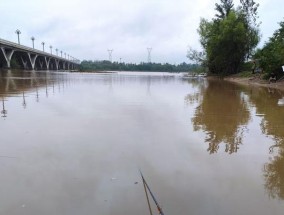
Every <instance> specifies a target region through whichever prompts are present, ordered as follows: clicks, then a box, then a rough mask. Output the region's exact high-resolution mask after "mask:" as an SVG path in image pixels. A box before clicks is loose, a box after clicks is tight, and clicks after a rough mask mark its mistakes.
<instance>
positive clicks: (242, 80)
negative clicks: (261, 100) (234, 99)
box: [224, 75, 284, 91]
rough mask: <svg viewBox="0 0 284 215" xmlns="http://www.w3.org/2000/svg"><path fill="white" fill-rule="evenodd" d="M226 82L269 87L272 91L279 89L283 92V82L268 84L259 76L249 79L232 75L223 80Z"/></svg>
mask: <svg viewBox="0 0 284 215" xmlns="http://www.w3.org/2000/svg"><path fill="white" fill-rule="evenodd" d="M224 80H226V81H230V82H235V83H238V84H243V85H253V86H260V87H269V88H274V89H279V90H283V91H284V80H281V81H279V82H276V83H269V82H268V81H267V80H263V79H261V78H260V76H259V75H255V76H251V77H240V76H238V75H232V76H228V77H226V78H224Z"/></svg>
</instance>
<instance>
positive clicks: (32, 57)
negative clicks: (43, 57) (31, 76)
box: [27, 52, 38, 70]
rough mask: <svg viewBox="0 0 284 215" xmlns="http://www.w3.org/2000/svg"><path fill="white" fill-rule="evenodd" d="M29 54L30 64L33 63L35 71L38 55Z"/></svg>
mask: <svg viewBox="0 0 284 215" xmlns="http://www.w3.org/2000/svg"><path fill="white" fill-rule="evenodd" d="M27 54H28V56H29V59H30V62H31V66H32V70H34V69H35V62H36V59H37V56H38V55H37V54H31V53H29V52H28V53H27Z"/></svg>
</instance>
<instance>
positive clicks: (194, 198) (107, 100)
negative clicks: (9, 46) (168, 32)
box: [0, 71, 284, 215]
mask: <svg viewBox="0 0 284 215" xmlns="http://www.w3.org/2000/svg"><path fill="white" fill-rule="evenodd" d="M0 104H1V106H0V110H1V118H0V175H1V177H0V214H1V215H2V214H3V215H79V214H80V215H89V214H95V215H133V214H135V215H146V214H149V210H148V206H147V201H146V197H145V192H144V188H143V183H142V181H141V177H140V174H139V171H138V170H139V168H140V169H141V170H142V172H143V174H144V176H145V179H146V180H147V182H148V185H149V186H150V188H151V189H152V191H153V193H154V195H155V196H156V198H157V200H158V202H159V203H160V204H161V206H162V209H163V211H164V213H165V215H267V214H272V215H283V212H284V92H281V91H278V90H275V89H269V88H260V87H251V86H239V85H236V84H232V83H228V82H224V81H218V80H207V79H204V78H195V79H187V80H184V79H182V78H181V76H180V75H170V74H167V73H136V72H135V73H127V72H121V73H113V74H80V73H67V72H62V73H55V72H50V71H48V72H28V71H0ZM151 204H152V209H153V212H154V214H157V210H156V208H155V207H154V204H153V201H151Z"/></svg>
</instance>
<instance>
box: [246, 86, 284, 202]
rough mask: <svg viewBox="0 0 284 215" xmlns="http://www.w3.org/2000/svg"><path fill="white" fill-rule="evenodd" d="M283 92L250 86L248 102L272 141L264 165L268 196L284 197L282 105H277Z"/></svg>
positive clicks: (264, 131) (264, 132)
mask: <svg viewBox="0 0 284 215" xmlns="http://www.w3.org/2000/svg"><path fill="white" fill-rule="evenodd" d="M283 96H284V93H283V92H282V91H280V90H277V89H270V88H252V89H251V91H250V102H251V103H252V104H253V105H254V106H255V108H256V113H257V115H259V116H262V120H261V123H260V127H261V131H262V132H263V134H265V135H266V136H268V137H270V138H271V139H272V140H273V141H274V143H273V144H272V145H271V146H270V147H269V153H270V154H271V157H270V159H269V162H267V163H266V164H265V165H264V168H263V174H264V177H265V187H266V190H267V192H268V194H269V196H270V197H272V198H279V199H284V120H283V114H284V107H283V106H282V105H279V101H281V99H283Z"/></svg>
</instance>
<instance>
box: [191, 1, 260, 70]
mask: <svg viewBox="0 0 284 215" xmlns="http://www.w3.org/2000/svg"><path fill="white" fill-rule="evenodd" d="M241 2H242V1H241ZM249 2H250V3H249ZM257 7H258V5H257V4H255V3H254V2H253V1H252V0H250V1H249V0H247V1H244V3H242V5H241V6H239V7H237V9H234V8H233V3H232V1H230V0H221V4H216V8H215V9H216V11H217V12H218V13H219V14H216V17H217V18H213V19H212V20H211V21H208V20H206V19H201V21H200V25H199V29H198V33H199V35H200V43H201V46H202V48H203V52H199V53H198V52H196V51H192V50H189V52H188V57H189V58H190V59H192V60H196V61H199V62H201V64H202V65H204V66H206V67H208V69H209V72H210V73H213V74H221V75H228V74H234V73H237V72H239V71H240V68H241V66H242V65H243V63H244V61H245V60H246V59H247V58H248V57H249V56H250V55H251V53H252V51H253V50H254V48H255V47H256V45H257V44H258V42H259V31H258V25H257V24H256V23H255V20H256V18H255V17H256V12H257ZM202 53H204V55H202Z"/></svg>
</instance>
